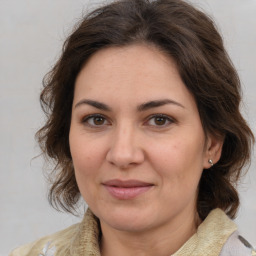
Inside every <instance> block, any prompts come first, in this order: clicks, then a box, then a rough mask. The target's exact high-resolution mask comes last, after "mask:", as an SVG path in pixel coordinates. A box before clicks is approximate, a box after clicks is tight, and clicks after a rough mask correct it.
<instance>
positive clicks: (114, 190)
mask: <svg viewBox="0 0 256 256" xmlns="http://www.w3.org/2000/svg"><path fill="white" fill-rule="evenodd" d="M103 185H104V186H105V188H106V189H107V191H108V192H109V193H110V194H111V195H112V196H113V197H115V198H117V199H120V200H127V199H132V198H134V197H137V196H139V195H141V194H143V193H145V192H146V191H148V190H149V189H150V188H152V187H153V184H150V183H146V182H142V181H138V180H126V181H122V180H109V181H107V182H104V183H103Z"/></svg>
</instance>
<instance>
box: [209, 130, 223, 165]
mask: <svg viewBox="0 0 256 256" xmlns="http://www.w3.org/2000/svg"><path fill="white" fill-rule="evenodd" d="M223 143H224V136H216V135H215V136H214V135H209V136H208V138H207V145H206V150H205V160H204V169H209V168H211V167H212V166H213V165H214V164H216V163H217V162H218V161H219V160H220V157H221V152H222V146H223Z"/></svg>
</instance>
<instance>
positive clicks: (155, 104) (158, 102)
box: [75, 99, 185, 112]
mask: <svg viewBox="0 0 256 256" xmlns="http://www.w3.org/2000/svg"><path fill="white" fill-rule="evenodd" d="M84 104H86V105H90V106H92V107H95V108H97V109H100V110H104V111H111V108H110V107H109V106H108V105H106V104H104V103H101V102H98V101H95V100H88V99H83V100H81V101H79V102H78V103H77V104H76V105H75V108H77V107H79V106H81V105H84ZM167 104H173V105H176V106H178V107H181V108H185V107H184V106H183V105H182V104H180V103H179V102H177V101H174V100H170V99H163V100H152V101H149V102H145V103H142V104H141V105H139V106H138V107H137V110H138V111H139V112H142V111H146V110H148V109H151V108H157V107H161V106H164V105H167Z"/></svg>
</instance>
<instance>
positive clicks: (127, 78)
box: [69, 45, 222, 256]
mask: <svg viewBox="0 0 256 256" xmlns="http://www.w3.org/2000/svg"><path fill="white" fill-rule="evenodd" d="M95 102H96V104H95ZM149 102H151V103H149ZM152 102H154V103H155V104H152ZM159 102H160V103H161V104H160V103H159ZM99 103H100V104H99ZM145 103H146V104H145ZM147 103H149V104H147ZM102 104H104V105H102ZM145 106H146V107H145ZM103 107H104V108H103ZM95 115H96V116H95ZM99 115H100V116H99ZM69 140H70V150H71V155H72V159H73V164H74V168H75V175H76V179H77V183H78V186H79V189H80V192H81V194H82V196H83V198H84V200H85V201H86V202H87V204H88V205H89V207H90V208H91V210H92V211H93V212H94V214H95V215H96V216H97V217H98V218H99V220H100V224H101V229H102V234H103V236H102V241H101V253H102V255H105V256H106V255H112V256H113V255H124V256H125V255H170V254H172V253H174V252H175V251H177V250H178V249H179V248H180V247H181V246H182V245H183V244H184V243H185V242H186V241H187V240H188V239H189V238H190V237H191V236H192V235H193V234H194V233H195V232H196V229H197V226H198V225H199V224H200V219H199V218H198V214H197V211H196V198H197V187H198V183H199V180H200V177H201V174H202V172H203V169H208V168H210V164H209V163H208V160H209V159H212V160H213V162H214V163H216V162H217V161H218V160H219V158H220V154H221V147H222V142H221V141H219V140H218V139H217V138H215V137H214V136H210V135H209V136H208V137H207V139H206V136H205V133H204V131H203V128H202V124H201V120H200V117H199V113H198V109H197V106H196V103H195V100H194V98H193V96H192V95H191V94H190V92H189V91H188V89H187V88H186V86H185V85H184V83H183V81H182V80H181V77H180V75H179V73H178V70H177V68H176V65H175V62H174V61H173V60H172V59H171V58H170V57H167V56H165V55H164V54H163V53H161V52H160V51H159V50H157V49H155V48H154V47H152V46H146V45H131V46H126V47H119V48H117V47H112V48H108V49H103V50H100V51H98V52H97V53H96V54H95V55H93V56H92V57H91V58H90V59H89V61H88V62H87V63H86V65H85V66H84V67H83V68H82V70H81V72H80V73H79V75H78V77H77V79H76V83H75V92H74V101H73V109H72V119H71V127H70V137H69ZM204 171H207V170H204ZM112 179H118V180H122V181H126V180H139V181H143V182H146V183H147V184H150V185H151V186H150V188H149V189H148V190H146V191H145V192H143V193H141V194H139V195H138V196H135V197H134V198H130V199H118V198H116V197H114V196H113V195H112V194H111V193H110V192H109V191H108V190H107V189H106V187H105V186H104V183H105V182H106V181H109V180H112Z"/></svg>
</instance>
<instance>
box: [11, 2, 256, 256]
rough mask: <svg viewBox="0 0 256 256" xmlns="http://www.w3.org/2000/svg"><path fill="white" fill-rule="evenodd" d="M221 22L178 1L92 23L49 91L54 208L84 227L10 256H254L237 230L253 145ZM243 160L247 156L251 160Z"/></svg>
mask: <svg viewBox="0 0 256 256" xmlns="http://www.w3.org/2000/svg"><path fill="white" fill-rule="evenodd" d="M240 101H241V96H240V83H239V78H238V76H237V73H236V71H235V69H234V67H233V66H232V64H231V62H230V60H229V58H228V56H227V54H226V52H225V49H224V47H223V43H222V39H221V37H220V35H219V34H218V32H217V31H216V29H215V27H214V24H213V22H212V21H211V20H210V19H209V18H208V17H207V16H206V15H205V14H203V13H202V12H200V11H198V10H197V9H195V8H193V7H192V6H191V5H189V4H187V3H185V2H183V1H180V0H158V1H147V0H123V1H122V0H121V1H116V2H113V3H110V4H108V5H106V6H104V7H101V8H99V9H97V10H95V11H94V12H92V13H90V14H89V15H88V16H87V17H85V18H84V19H83V21H82V22H81V24H80V25H79V26H78V27H77V28H76V29H75V31H74V32H73V33H72V34H71V35H70V37H69V38H68V39H67V41H66V42H65V45H64V48H63V54H62V56H61V58H60V60H59V61H58V62H57V64H56V65H55V67H54V68H53V70H52V71H51V72H50V73H49V74H48V76H47V78H46V79H45V87H44V90H43V92H42V94H41V103H42V106H43V110H44V111H45V112H46V114H47V117H48V120H47V123H46V124H45V126H44V127H43V128H42V129H41V130H40V131H39V132H38V134H37V136H38V140H39V143H40V145H41V146H42V149H43V152H44V153H45V154H46V155H48V156H49V157H50V158H51V159H54V160H55V161H56V168H55V170H54V179H55V180H54V183H53V184H52V187H51V190H50V202H51V203H52V204H53V206H55V207H57V208H58V207H61V208H63V209H64V210H66V211H68V212H74V211H75V206H76V203H77V202H78V200H79V198H80V195H81V196H82V197H83V199H84V200H85V202H86V203H87V204H88V206H89V208H88V210H87V212H86V213H85V216H84V219H83V221H82V222H81V223H80V224H77V225H74V226H72V227H70V228H68V229H66V230H64V231H60V232H58V233H56V234H54V235H50V236H47V237H45V238H42V239H40V240H39V241H36V242H34V243H32V244H29V245H26V246H23V247H21V248H18V249H16V250H15V251H14V252H13V253H12V254H11V255H103V256H109V255H124V256H125V255H163V256H164V255H175V256H179V255H197V256H198V255H199V256H200V255H211V256H213V255H255V251H254V250H253V248H252V247H251V246H250V245H249V243H248V242H247V241H246V240H245V239H244V238H242V237H241V236H240V235H239V233H238V231H237V228H236V225H235V224H234V223H233V222H232V220H231V219H233V218H235V215H236V212H237V209H238V206H239V198H238V193H237V191H236V189H235V186H234V185H235V183H236V182H237V181H238V180H239V177H240V174H241V171H242V168H244V167H245V165H246V164H247V163H248V162H249V160H250V151H251V146H252V143H253V141H254V137H253V134H252V132H251V130H250V128H249V127H248V126H247V124H246V122H245V120H244V119H243V117H242V116H241V113H240V111H239V104H240ZM241 152H243V153H242V154H241Z"/></svg>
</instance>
